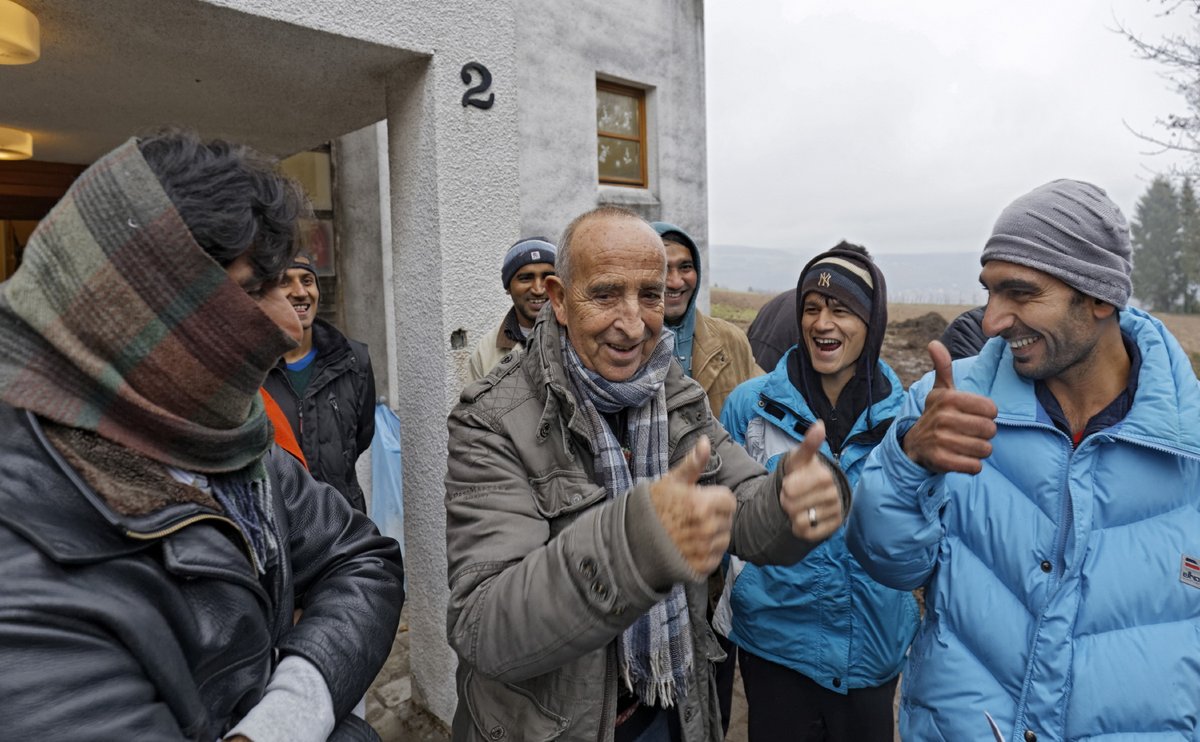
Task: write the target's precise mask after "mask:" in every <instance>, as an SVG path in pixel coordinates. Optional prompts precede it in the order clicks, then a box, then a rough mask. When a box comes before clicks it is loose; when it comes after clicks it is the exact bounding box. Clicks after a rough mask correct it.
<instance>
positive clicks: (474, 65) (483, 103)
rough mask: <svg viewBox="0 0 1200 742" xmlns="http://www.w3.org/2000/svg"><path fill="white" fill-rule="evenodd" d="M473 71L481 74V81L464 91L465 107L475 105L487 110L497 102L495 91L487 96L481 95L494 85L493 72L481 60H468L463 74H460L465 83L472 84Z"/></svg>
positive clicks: (463, 101) (463, 102)
mask: <svg viewBox="0 0 1200 742" xmlns="http://www.w3.org/2000/svg"><path fill="white" fill-rule="evenodd" d="M472 72H474V73H475V74H477V75H479V83H478V84H477V85H472V86H471V87H469V88H467V92H465V93H463V97H462V104H463V106H464V107H466V106H475V107H476V108H482V109H483V110H485V111H486V110H487V109H489V108H491V107H492V104H493V103H495V102H496V94H495V93H488V96H487V97H486V98H483V97H481V96H482V95H483V94H484V93H487V92H488V88H490V87H491V86H492V73H491V72H489V71H488V68H487V67H484V66H483V65H482V64H480V63H479V62H467V63H466V64H464V65H463V68H462V74H461V75H460V76H461V77H462V81H463V83H464V84H465V85H471V73H472Z"/></svg>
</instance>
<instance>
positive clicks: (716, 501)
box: [650, 436, 737, 576]
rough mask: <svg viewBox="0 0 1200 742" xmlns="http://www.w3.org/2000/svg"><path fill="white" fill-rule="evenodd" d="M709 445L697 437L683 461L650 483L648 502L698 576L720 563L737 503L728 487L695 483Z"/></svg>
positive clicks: (702, 466) (704, 464)
mask: <svg viewBox="0 0 1200 742" xmlns="http://www.w3.org/2000/svg"><path fill="white" fill-rule="evenodd" d="M711 445H712V444H710V443H709V440H708V436H700V440H699V441H697V443H696V445H695V447H694V448H692V450H691V451H690V452H689V453H688V455H687V457H686V458H684V460H683V461H681V462H679V463H678V464H676V465H675V466H674V467H672V469H671V470H670V471H668V472H667V473H666V474H664V475H663V476H662V477H661V478H659V479H658V480H656V481H655V482H654V483H653V484H651V485H650V502H651V504H653V506H654V511H655V513H656V514H657V515H658V520H659V522H661V523H662V525H663V528H664V529H666V531H667V535H668V536H669V537H670V538H671V541H672V542H673V543H674V544H675V548H677V549H678V550H679V553H680V554H681V555H683V558H684V561H686V562H687V563H688V566H689V567H691V568H692V570H693V571H694V572H695V573H696V574H697V575H700V576H703V575H707V574H709V573H710V572H712V571H713V570H714V569H716V568H717V565H719V564H720V563H721V557H722V556H723V555H724V554H725V549H726V548H727V547H728V546H729V532H730V529H731V528H732V526H733V512H734V509H735V507H736V505H737V499H736V498H735V497H734V495H733V492H732V491H731V490H730V489H729V488H728V487H721V486H715V485H705V486H701V485H699V484H697V482H699V481H700V475H702V474H703V473H704V467H705V466H706V465H707V464H708V457H709V453H710V450H711V449H710V446H711Z"/></svg>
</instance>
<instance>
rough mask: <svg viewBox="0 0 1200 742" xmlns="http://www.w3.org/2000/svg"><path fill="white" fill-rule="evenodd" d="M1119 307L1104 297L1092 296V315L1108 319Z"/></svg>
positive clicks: (1100, 318) (1099, 318)
mask: <svg viewBox="0 0 1200 742" xmlns="http://www.w3.org/2000/svg"><path fill="white" fill-rule="evenodd" d="M1116 311H1117V308H1116V307H1114V306H1113V305H1112V304H1109V303H1108V302H1106V301H1104V300H1103V299H1096V298H1094V297H1093V298H1092V316H1093V317H1095V318H1096V319H1098V320H1104V319H1108V318H1109V317H1111V316H1113V314H1114V313H1116Z"/></svg>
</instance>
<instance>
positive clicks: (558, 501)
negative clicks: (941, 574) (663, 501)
mask: <svg viewBox="0 0 1200 742" xmlns="http://www.w3.org/2000/svg"><path fill="white" fill-rule="evenodd" d="M559 332H560V327H559V325H558V324H557V323H556V322H555V321H554V319H553V315H551V314H550V313H548V312H545V313H543V314H542V317H541V319H539V321H538V323H537V325H536V326H535V328H534V331H533V334H532V335H531V337H530V339H529V343H528V346H527V348H526V351H525V353H523V354H514V356H513V357H509V358H507V359H506V360H504V361H502V362H501V363H500V364H499V365H497V366H496V368H494V369H493V370H492V373H490V374H489V375H488V376H487V377H485V378H484V379H482V380H480V381H478V382H475V383H473V384H471V385H469V386H467V388H466V389H464V390H463V393H462V398H461V401H460V403H459V404H458V406H457V407H455V408H454V410H453V412H451V414H450V419H449V428H450V441H449V470H448V473H447V475H446V550H447V560H448V568H449V581H450V604H449V608H448V620H447V624H448V626H447V629H448V635H449V640H450V645H451V646H452V647H453V648H454V650H455V651H456V652H457V653H458V656H459V667H458V696H459V704H458V710H457V712H456V713H455V718H454V730H453V737H454V739H455V740H458V741H462V740H499V739H509V740H518V739H520V740H551V739H559V740H611V739H612V737H613V728H614V724H615V718H616V702H617V692H618V686H617V684H618V662H617V656H616V639H617V637H618V636H619V635H620V633H621V632H622V631H623V630H624V629H625V628H626V627H627V626H629V625H630V624H632V623H633V622H634V621H635V620H636V619H637V617H638V616H640V615H641V614H642V613H644V612H645V611H646V610H648V609H649V608H650V607H651V606H653V605H654V604H655V603H657V602H659V601H661V600H662V599H663V598H665V597H666V595H667V593H668V592H669V590H670V586H671V585H672V584H674V583H676V582H684V581H687V580H690V579H692V575H691V574H690V571H689V570H688V568H687V565H686V563H685V562H684V561H683V559H682V557H681V556H680V554H679V553H678V551H677V550H676V548H675V546H674V545H673V543H672V542H671V541H670V539H669V538H668V536H667V534H666V531H665V530H664V529H663V528H662V526H661V525H660V524H659V521H658V519H657V517H656V516H655V513H654V509H653V506H652V504H651V502H650V497H649V485H648V484H646V483H643V484H640V485H638V486H636V487H634V488H633V489H631V490H630V491H629V492H628V493H626V494H625V495H624V496H623V497H617V498H614V499H611V500H610V499H609V498H608V497H607V496H606V493H605V489H604V487H603V486H602V485H600V484H597V478H596V476H595V474H594V471H593V452H592V449H591V442H590V441H591V439H592V435H591V430H590V426H589V424H588V422H587V421H586V418H585V416H584V415H582V414H578V415H577V414H575V413H576V405H575V400H574V397H573V396H572V394H571V392H570V385H569V382H568V381H567V378H566V375H565V371H564V370H563V367H562V360H561V351H560V348H559ZM666 394H667V410H668V431H669V434H668V441H669V443H668V445H669V450H670V460H671V463H672V465H674V464H675V462H677V461H678V460H680V459H682V458H683V457H684V456H685V455H686V454H687V452H688V451H690V450H691V448H692V446H693V445H694V444H695V442H696V441H697V440H698V439H699V436H701V435H707V436H709V438H710V439H711V440H712V443H713V446H712V457H711V459H710V460H709V463H708V467H707V469H706V471H705V474H704V476H703V478H702V479H701V482H702V483H706V484H721V485H725V486H727V487H729V488H731V489H732V490H734V492H735V493H736V495H737V499H738V507H737V512H736V515H735V517H734V526H733V535H732V541H731V543H730V551H732V552H733V553H735V554H737V555H739V556H741V557H742V558H743V559H746V560H748V561H750V562H753V563H756V564H767V563H771V564H792V563H794V562H796V561H798V560H800V559H801V558H803V557H804V555H805V554H807V553H808V552H809V551H810V550H811V549H812V548H813V547H814V546H815V544H812V543H809V542H806V541H802V540H799V539H797V538H795V537H794V536H793V535H792V533H791V530H790V528H789V524H788V520H787V517H786V516H785V514H784V512H783V510H782V508H781V507H780V505H779V491H780V486H781V482H782V475H781V474H780V473H778V472H777V473H775V474H767V473H766V471H765V470H764V469H763V468H762V467H761V466H759V464H757V463H756V462H755V461H754V460H753V459H751V458H750V457H749V456H748V455H747V454H746V453H745V451H743V450H742V449H741V448H740V447H739V446H737V445H736V444H734V443H733V442H732V441H731V440H730V438H729V436H728V434H727V433H726V432H725V430H724V429H723V428H722V427H721V425H720V423H719V422H717V421H716V419H714V418H713V416H712V415H711V413H710V412H709V408H708V405H707V404H706V399H705V394H704V390H703V389H702V388H701V387H700V385H699V384H697V383H696V382H695V381H693V380H691V379H689V378H687V377H685V376H684V375H683V373H682V371H681V370H680V368H679V367H678V365H675V364H672V367H671V370H670V372H669V373H668V375H667V380H666ZM687 596H688V603H689V607H690V609H691V631H692V643H693V647H694V650H695V657H696V659H697V662H696V665H695V671H694V673H693V675H692V678H691V679H690V681H689V683H688V693H687V695H686V696H685V697H683V698H682V699H680V703H679V718H680V722H681V724H682V728H683V737H684V740H685V741H686V742H698V741H700V740H713V741H714V742H715V741H716V740H719V739H720V738H721V736H722V734H721V725H720V713H719V711H718V706H717V696H716V686H715V681H714V677H713V672H712V663H713V662H716V661H719V660H721V659H723V658H724V656H725V653H724V652H723V651H722V650H721V649H720V648H719V646H718V645H717V642H716V639H715V637H714V635H713V632H712V629H711V627H710V626H709V625H708V623H707V621H706V620H705V610H706V606H707V592H706V588H705V583H704V581H703V580H700V581H695V582H687Z"/></svg>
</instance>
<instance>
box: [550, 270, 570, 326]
mask: <svg viewBox="0 0 1200 742" xmlns="http://www.w3.org/2000/svg"><path fill="white" fill-rule="evenodd" d="M546 293H547V294H549V295H550V308H551V309H553V310H554V318H555V319H556V320H558V324H560V325H563V326H566V324H567V287H566V286H565V285H563V282H562V279H561V278H559V277H558V276H557V275H554V276H546Z"/></svg>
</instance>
